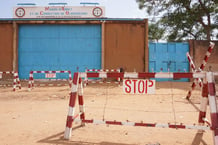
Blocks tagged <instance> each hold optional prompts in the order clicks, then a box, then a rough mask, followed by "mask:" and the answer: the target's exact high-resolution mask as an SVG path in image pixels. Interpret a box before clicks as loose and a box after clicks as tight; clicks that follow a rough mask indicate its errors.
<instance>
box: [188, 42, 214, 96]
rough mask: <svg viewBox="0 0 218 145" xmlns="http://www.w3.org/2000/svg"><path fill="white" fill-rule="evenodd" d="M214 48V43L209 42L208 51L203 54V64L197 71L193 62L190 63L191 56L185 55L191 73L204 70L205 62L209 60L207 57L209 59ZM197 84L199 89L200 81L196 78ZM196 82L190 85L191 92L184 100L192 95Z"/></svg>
mask: <svg viewBox="0 0 218 145" xmlns="http://www.w3.org/2000/svg"><path fill="white" fill-rule="evenodd" d="M214 46H215V43H213V42H210V45H209V48H208V50H207V52H206V54H205V56H204V59H203V62H202V64H201V66H200V68H199V70H197V69H196V68H195V65H194V63H193V61H192V59H191V56H190V55H189V53H187V54H186V55H187V58H188V61H189V64H190V67H191V68H192V72H197V71H203V70H204V68H205V66H206V64H207V61H208V59H209V57H210V55H211V52H212V50H213V48H214ZM197 82H198V84H199V86H200V87H201V86H202V82H201V79H199V78H197ZM197 82H195V81H194V82H193V83H192V85H191V90H189V91H188V94H187V96H186V99H189V98H190V97H191V93H192V91H193V90H194V89H195V87H196V85H197Z"/></svg>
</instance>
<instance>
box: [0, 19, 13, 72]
mask: <svg viewBox="0 0 218 145" xmlns="http://www.w3.org/2000/svg"><path fill="white" fill-rule="evenodd" d="M12 70H13V25H12V24H10V23H5V24H0V71H12Z"/></svg>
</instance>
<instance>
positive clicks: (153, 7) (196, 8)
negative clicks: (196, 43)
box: [136, 0, 218, 41]
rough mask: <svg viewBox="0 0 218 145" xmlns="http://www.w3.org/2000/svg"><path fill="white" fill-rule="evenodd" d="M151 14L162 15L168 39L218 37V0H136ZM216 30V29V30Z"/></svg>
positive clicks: (161, 20)
mask: <svg viewBox="0 0 218 145" xmlns="http://www.w3.org/2000/svg"><path fill="white" fill-rule="evenodd" d="M136 2H137V3H138V5H139V8H141V9H142V8H145V9H146V11H147V13H148V14H149V15H155V16H161V19H160V20H159V23H160V24H161V25H162V26H164V27H165V29H166V30H167V35H168V37H167V38H168V40H173V41H179V40H182V39H187V38H191V39H196V40H198V39H206V40H211V37H212V38H216V37H217V35H218V34H217V31H218V0H136ZM214 30H216V31H214Z"/></svg>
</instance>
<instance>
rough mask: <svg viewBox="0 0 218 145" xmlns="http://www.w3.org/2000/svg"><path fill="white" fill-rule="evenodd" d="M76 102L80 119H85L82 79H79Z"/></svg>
mask: <svg viewBox="0 0 218 145" xmlns="http://www.w3.org/2000/svg"><path fill="white" fill-rule="evenodd" d="M78 101H79V112H80V113H79V114H80V119H81V120H84V119H85V108H84V100H83V84H82V78H79V86H78ZM81 125H82V126H84V125H85V123H82V124H81Z"/></svg>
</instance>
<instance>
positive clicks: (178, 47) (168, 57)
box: [149, 43, 189, 81]
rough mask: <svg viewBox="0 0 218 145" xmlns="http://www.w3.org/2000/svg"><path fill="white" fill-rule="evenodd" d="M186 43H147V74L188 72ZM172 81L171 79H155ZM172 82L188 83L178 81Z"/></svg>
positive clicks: (187, 48)
mask: <svg viewBox="0 0 218 145" xmlns="http://www.w3.org/2000/svg"><path fill="white" fill-rule="evenodd" d="M187 52H189V45H188V43H149V72H189V62H188V59H187V58H186V53H187ZM157 81H172V79H157ZM174 81H188V79H180V80H174Z"/></svg>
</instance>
